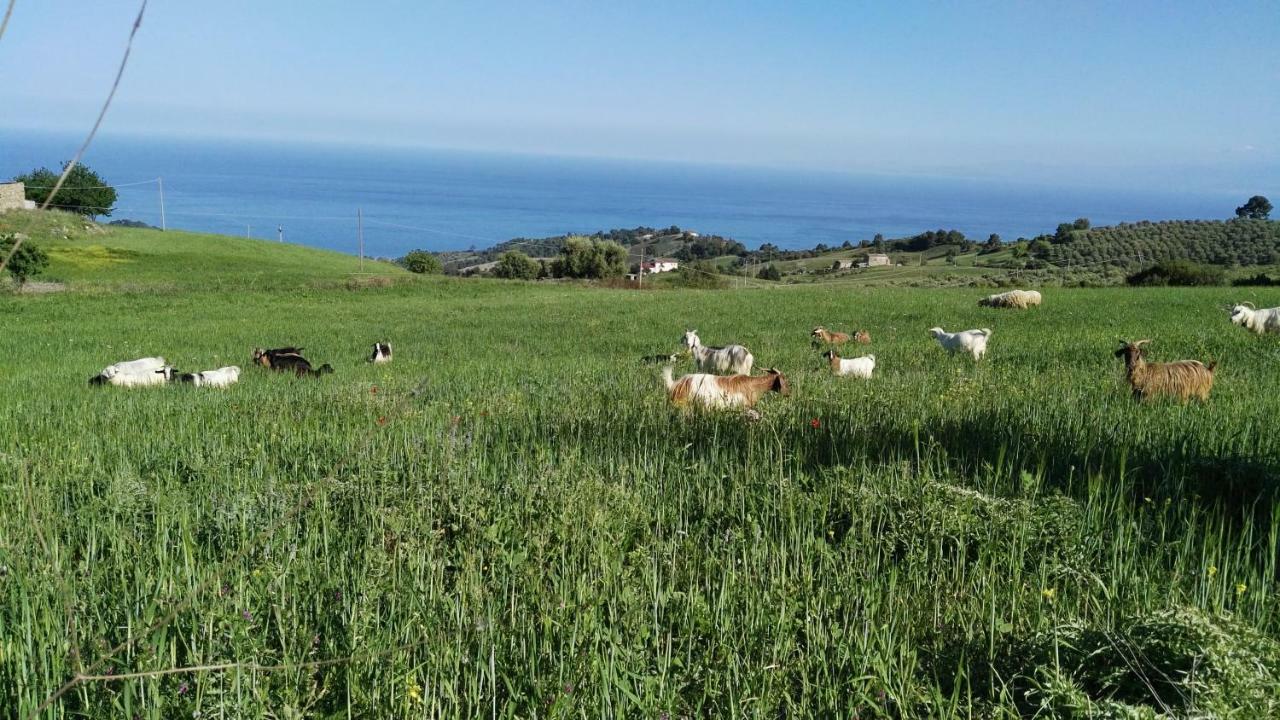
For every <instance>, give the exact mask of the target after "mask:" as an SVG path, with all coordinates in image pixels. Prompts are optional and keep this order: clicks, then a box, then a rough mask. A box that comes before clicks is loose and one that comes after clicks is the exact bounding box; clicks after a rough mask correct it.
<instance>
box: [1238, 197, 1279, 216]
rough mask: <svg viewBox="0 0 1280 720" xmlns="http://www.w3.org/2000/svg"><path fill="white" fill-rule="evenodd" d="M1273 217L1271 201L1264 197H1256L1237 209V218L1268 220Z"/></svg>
mask: <svg viewBox="0 0 1280 720" xmlns="http://www.w3.org/2000/svg"><path fill="white" fill-rule="evenodd" d="M1270 215H1271V201H1270V200H1268V199H1266V198H1265V197H1263V196H1262V195H1254V196H1253V197H1251V198H1249V201H1248V202H1246V203H1245V204H1243V205H1241V206H1240V207H1238V208H1236V217H1242V218H1251V219H1253V220H1266V219H1267V218H1268V217H1270Z"/></svg>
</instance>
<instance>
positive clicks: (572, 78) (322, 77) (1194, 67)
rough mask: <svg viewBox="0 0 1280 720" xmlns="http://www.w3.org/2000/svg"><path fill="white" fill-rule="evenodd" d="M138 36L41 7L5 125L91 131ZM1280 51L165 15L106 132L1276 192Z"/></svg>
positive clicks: (970, 26) (986, 9) (1267, 37)
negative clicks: (126, 49)
mask: <svg viewBox="0 0 1280 720" xmlns="http://www.w3.org/2000/svg"><path fill="white" fill-rule="evenodd" d="M135 12H136V3H134V2H120V1H117V0H100V1H97V2H92V3H90V2H85V1H83V0H81V1H72V0H39V1H36V0H19V2H18V4H17V9H16V11H15V14H14V18H13V21H12V23H11V24H10V27H9V30H8V33H7V34H6V36H5V37H4V38H3V40H0V78H3V79H2V80H0V109H2V110H3V112H0V126H3V127H9V128H45V129H68V130H73V129H74V130H82V129H84V128H85V127H87V126H88V124H89V123H90V122H91V121H92V118H93V116H94V114H95V112H96V109H97V106H98V104H99V103H100V101H101V98H102V96H103V94H104V93H105V90H106V88H107V86H108V85H109V83H110V78H111V75H112V73H113V72H114V68H115V64H116V62H117V61H118V58H119V54H120V51H121V48H122V45H123V41H124V39H125V36H126V35H127V32H128V26H129V23H130V20H131V18H132V16H133V14H134V13H135ZM1278 32H1280V3H1276V2H1274V1H1270V0H1268V1H1262V2H1252V3H1249V2H1240V3H1230V2H1224V3H1202V2H1185V3H1178V2H1160V3H1157V2H1150V3H1147V2H1125V3H1086V2H1080V3H1048V2H1019V3H1014V2H1009V3H947V4H943V3H898V2H895V3H866V4H855V3H846V2H811V3H803V4H784V3H751V2H732V3H731V2H723V3H702V2H670V3H668V2H644V3H640V2H635V3H615V2H582V3H578V2H573V3H528V2H519V3H515V2H512V3H488V2H473V3H429V2H365V3H349V2H341V3H339V2H320V1H316V2H261V1H256V2H250V1H247V0H223V1H220V2H216V3H186V2H164V1H163V0H159V1H156V2H153V3H152V4H151V6H150V7H149V8H148V13H147V18H146V21H145V22H144V24H143V28H142V30H141V32H140V35H139V38H138V40H137V43H136V45H135V49H134V55H133V58H132V60H131V64H130V67H129V70H128V73H127V75H126V77H125V80H124V84H123V86H122V89H121V91H120V93H119V95H118V96H117V101H116V104H115V106H114V107H113V109H112V111H111V114H110V115H109V116H108V120H107V125H106V127H107V130H108V131H110V132H121V133H164V134H167V135H184V136H205V135H216V136H233V137H253V138H281V139H290V140H303V141H311V140H316V141H338V142H344V143H378V144H406V145H422V146H431V147H444V148H462V149H483V150H498V151H517V152H533V153H551V154H573V155H588V156H608V157H626V158H645V159H670V160H686V161H694V162H715V163H730V164H750V165H768V166H782V167H793V168H825V169H834V170H847V171H855V172H873V173H907V174H927V175H943V176H965V177H998V178H1005V179H1027V180H1034V181H1046V182H1052V181H1060V182H1068V183H1073V184H1088V183H1094V182H1098V183H1101V182H1106V183H1127V182H1133V183H1149V184H1152V185H1154V186H1161V185H1176V186H1178V189H1223V188H1226V187H1230V188H1232V189H1234V188H1246V187H1260V188H1264V189H1265V187H1267V186H1270V187H1274V186H1276V185H1277V184H1280V183H1278V182H1277V180H1278V179H1280V48H1277V46H1276V44H1275V39H1276V37H1277V34H1278ZM2 151H3V149H2V148H0V152H2ZM1197 184H1198V185H1202V186H1203V187H1197Z"/></svg>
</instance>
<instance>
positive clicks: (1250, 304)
mask: <svg viewBox="0 0 1280 720" xmlns="http://www.w3.org/2000/svg"><path fill="white" fill-rule="evenodd" d="M1240 304H1241V305H1248V306H1249V307H1251V308H1253V309H1254V310H1257V309H1258V308H1257V307H1256V306H1255V305H1254V304H1253V303H1251V302H1249V301H1248V300H1245V301H1244V302H1242V303H1240Z"/></svg>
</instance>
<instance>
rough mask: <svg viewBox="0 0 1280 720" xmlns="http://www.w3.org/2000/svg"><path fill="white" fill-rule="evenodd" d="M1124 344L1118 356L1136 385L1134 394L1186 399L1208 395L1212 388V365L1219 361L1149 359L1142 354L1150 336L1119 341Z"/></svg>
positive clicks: (1147, 396) (1146, 396)
mask: <svg viewBox="0 0 1280 720" xmlns="http://www.w3.org/2000/svg"><path fill="white" fill-rule="evenodd" d="M1120 342H1121V343H1122V345H1123V347H1121V348H1120V349H1119V350H1116V352H1115V356H1116V357H1122V358H1124V367H1125V375H1126V377H1127V378H1128V380H1129V386H1130V387H1132V388H1133V397H1134V398H1135V399H1137V400H1146V399H1148V398H1152V397H1155V396H1157V395H1173V396H1176V397H1177V398H1178V399H1179V400H1182V401H1183V402H1186V401H1187V400H1189V399H1191V398H1193V397H1194V398H1199V399H1200V400H1208V399H1209V391H1210V390H1212V389H1213V369H1214V368H1215V367H1217V365H1218V364H1217V363H1213V362H1211V363H1209V364H1208V365H1205V364H1204V363H1202V362H1200V361H1199V360H1179V361H1177V362H1168V363H1149V362H1147V361H1146V358H1144V357H1143V353H1144V352H1145V348H1143V346H1144V345H1146V344H1147V343H1149V342H1151V341H1150V340H1139V341H1137V342H1133V343H1131V342H1125V341H1124V340H1121V341H1120Z"/></svg>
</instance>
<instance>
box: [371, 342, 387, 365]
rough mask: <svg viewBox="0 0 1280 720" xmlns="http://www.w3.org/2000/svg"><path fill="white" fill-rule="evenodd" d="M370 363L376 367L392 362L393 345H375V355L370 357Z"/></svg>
mask: <svg viewBox="0 0 1280 720" xmlns="http://www.w3.org/2000/svg"><path fill="white" fill-rule="evenodd" d="M369 362H371V363H373V364H374V365H382V364H383V363H389V362H391V343H382V342H378V343H374V344H373V354H372V355H370V356H369Z"/></svg>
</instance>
